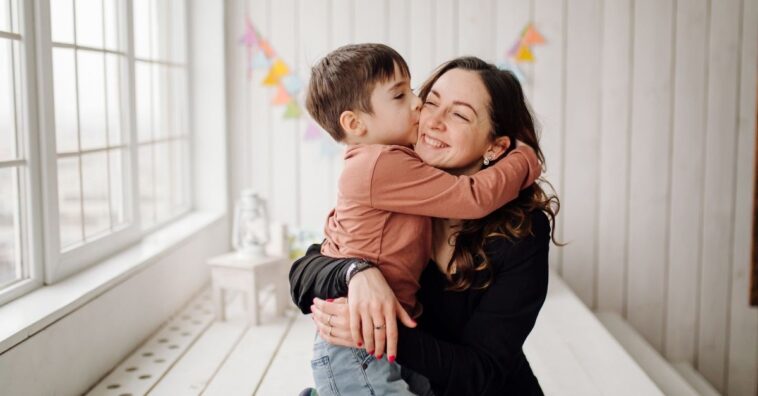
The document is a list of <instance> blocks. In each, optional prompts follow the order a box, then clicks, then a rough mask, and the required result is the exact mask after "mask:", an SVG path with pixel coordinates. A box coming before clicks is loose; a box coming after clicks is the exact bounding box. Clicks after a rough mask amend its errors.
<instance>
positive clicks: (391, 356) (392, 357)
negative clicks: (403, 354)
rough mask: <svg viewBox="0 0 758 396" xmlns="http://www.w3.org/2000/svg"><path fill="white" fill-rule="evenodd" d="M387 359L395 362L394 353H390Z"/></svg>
mask: <svg viewBox="0 0 758 396" xmlns="http://www.w3.org/2000/svg"><path fill="white" fill-rule="evenodd" d="M387 360H389V361H390V363H395V355H390V356H389V357H388V358H387Z"/></svg>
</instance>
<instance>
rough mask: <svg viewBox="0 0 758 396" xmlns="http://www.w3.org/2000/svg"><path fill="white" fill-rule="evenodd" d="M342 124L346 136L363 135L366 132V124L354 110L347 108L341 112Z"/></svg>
mask: <svg viewBox="0 0 758 396" xmlns="http://www.w3.org/2000/svg"><path fill="white" fill-rule="evenodd" d="M340 126H341V127H342V130H343V131H345V134H346V135H347V136H346V137H347V138H348V139H349V138H350V137H361V136H363V135H365V134H366V126H365V125H364V124H363V122H362V121H361V119H360V117H359V116H358V114H356V113H355V112H354V111H351V110H346V111H343V112H342V114H340Z"/></svg>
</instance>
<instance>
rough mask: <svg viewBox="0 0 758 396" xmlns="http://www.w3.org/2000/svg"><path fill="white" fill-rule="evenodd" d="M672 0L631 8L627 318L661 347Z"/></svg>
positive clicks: (642, 1) (645, 1)
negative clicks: (632, 17) (632, 13)
mask: <svg viewBox="0 0 758 396" xmlns="http://www.w3.org/2000/svg"><path fill="white" fill-rule="evenodd" d="M672 21H673V1H671V0H668V1H663V2H662V1H653V0H637V1H635V10H634V23H635V27H634V50H633V51H634V61H633V62H634V63H633V64H634V71H633V76H632V81H633V84H634V85H633V87H632V111H633V113H632V138H631V149H632V151H631V165H630V169H631V172H630V182H631V185H630V190H629V193H630V198H631V202H630V205H629V242H628V243H629V264H628V274H629V280H628V293H627V294H628V296H627V298H628V301H627V318H628V320H629V321H630V322H631V323H632V325H634V326H635V327H636V328H637V329H638V330H639V331H640V332H641V333H642V335H643V336H644V337H645V338H646V339H647V340H648V341H649V342H650V343H651V344H652V345H653V346H654V347H655V348H656V349H657V350H659V351H660V350H661V347H662V338H663V318H664V315H665V313H664V306H663V304H662V302H663V301H665V297H664V285H665V284H666V279H665V275H666V263H667V260H666V257H667V254H666V252H667V250H666V247H667V232H668V205H669V199H668V194H669V152H670V142H669V139H670V136H671V134H670V132H669V130H670V127H671V101H672V95H671V87H672V81H671V71H672V57H673V55H672V50H673V47H672V34H673V30H672V29H673V24H672Z"/></svg>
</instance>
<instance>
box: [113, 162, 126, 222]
mask: <svg viewBox="0 0 758 396" xmlns="http://www.w3.org/2000/svg"><path fill="white" fill-rule="evenodd" d="M123 153H124V151H123V150H122V149H116V150H110V151H108V156H109V157H108V161H109V165H108V166H109V168H110V177H109V180H110V183H111V224H113V226H114V227H116V226H118V225H120V224H123V223H125V222H126V221H127V220H126V210H125V207H124V202H126V200H125V197H124V191H125V189H124V173H123V171H122V169H123V168H124V165H123V164H122V161H124V159H125V158H124V155H123Z"/></svg>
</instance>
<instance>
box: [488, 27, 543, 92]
mask: <svg viewBox="0 0 758 396" xmlns="http://www.w3.org/2000/svg"><path fill="white" fill-rule="evenodd" d="M542 44H545V37H544V36H542V34H541V33H540V32H539V31H538V30H537V28H536V27H534V24H533V23H529V24H527V25H526V27H524V29H522V30H521V34H520V35H519V37H518V39H517V40H516V42H514V43H513V45H512V46H511V47H510V49H509V50H508V51H507V52H506V54H505V60H502V61H500V62H499V63H498V67H499V68H500V69H503V70H509V71H510V72H512V73H513V74H514V75H515V76H516V78H518V79H519V81H521V82H522V83H524V82H526V76H524V73H523V72H522V71H521V68H520V67H519V63H534V61H535V58H534V52H533V51H532V47H533V46H535V45H542Z"/></svg>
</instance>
